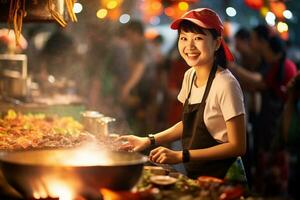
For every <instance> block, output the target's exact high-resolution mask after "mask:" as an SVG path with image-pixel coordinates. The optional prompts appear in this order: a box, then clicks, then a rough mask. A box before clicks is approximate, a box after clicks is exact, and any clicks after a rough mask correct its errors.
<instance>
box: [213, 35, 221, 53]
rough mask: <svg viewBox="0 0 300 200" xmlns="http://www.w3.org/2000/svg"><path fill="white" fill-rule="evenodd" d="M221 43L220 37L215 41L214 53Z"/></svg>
mask: <svg viewBox="0 0 300 200" xmlns="http://www.w3.org/2000/svg"><path fill="white" fill-rule="evenodd" d="M221 43H222V37H218V38H217V39H216V47H215V51H217V50H218V49H219V48H220V46H221Z"/></svg>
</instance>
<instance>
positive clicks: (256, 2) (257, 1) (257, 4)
mask: <svg viewBox="0 0 300 200" xmlns="http://www.w3.org/2000/svg"><path fill="white" fill-rule="evenodd" d="M244 2H245V4H246V5H247V6H248V7H250V8H252V9H254V10H259V9H261V8H262V7H263V5H264V1H263V0H244Z"/></svg>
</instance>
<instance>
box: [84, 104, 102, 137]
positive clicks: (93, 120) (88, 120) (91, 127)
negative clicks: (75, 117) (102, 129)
mask: <svg viewBox="0 0 300 200" xmlns="http://www.w3.org/2000/svg"><path fill="white" fill-rule="evenodd" d="M81 117H82V124H83V127H84V129H85V130H86V131H88V132H89V133H92V134H95V135H96V134H97V133H98V128H99V127H98V126H99V123H98V122H97V120H100V119H101V118H102V117H104V116H103V115H102V114H101V113H99V112H97V111H91V110H88V111H85V112H82V113H81Z"/></svg>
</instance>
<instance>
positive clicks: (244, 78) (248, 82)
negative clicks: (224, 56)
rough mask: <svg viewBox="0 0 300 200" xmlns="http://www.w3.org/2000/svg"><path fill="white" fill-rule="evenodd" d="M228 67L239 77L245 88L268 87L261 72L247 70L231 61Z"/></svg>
mask: <svg viewBox="0 0 300 200" xmlns="http://www.w3.org/2000/svg"><path fill="white" fill-rule="evenodd" d="M228 68H229V69H230V71H231V72H232V73H233V74H234V75H236V76H237V77H238V79H239V81H240V83H241V85H243V87H244V88H247V89H249V90H264V89H266V88H267V86H266V83H265V81H264V80H263V76H262V75H261V74H260V73H258V72H253V71H250V70H247V69H245V68H243V67H241V66H238V65H237V64H236V63H234V62H232V63H230V64H229V65H228Z"/></svg>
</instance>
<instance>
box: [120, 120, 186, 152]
mask: <svg viewBox="0 0 300 200" xmlns="http://www.w3.org/2000/svg"><path fill="white" fill-rule="evenodd" d="M182 128H183V126H182V122H181V121H180V122H178V123H177V124H175V125H173V126H172V127H170V128H168V129H166V130H164V131H162V132H159V133H157V134H155V135H154V138H155V143H156V144H157V145H159V144H163V143H167V142H171V141H174V140H177V139H179V138H180V137H181V134H182ZM124 140H125V141H127V142H128V143H125V144H123V145H121V146H120V149H122V150H127V151H142V150H144V149H146V148H148V147H149V146H150V145H151V143H150V139H149V138H148V137H138V136H135V135H124V136H120V137H119V138H118V139H117V141H124Z"/></svg>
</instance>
